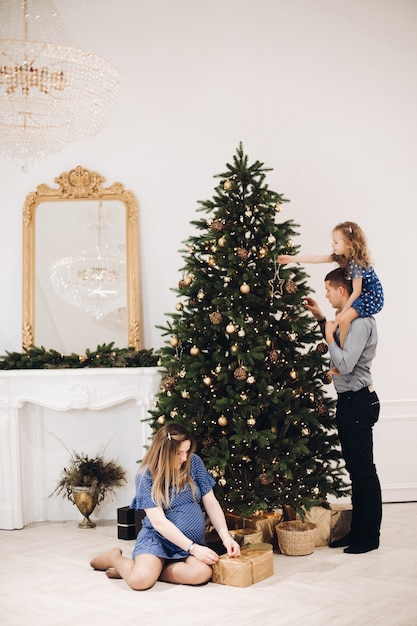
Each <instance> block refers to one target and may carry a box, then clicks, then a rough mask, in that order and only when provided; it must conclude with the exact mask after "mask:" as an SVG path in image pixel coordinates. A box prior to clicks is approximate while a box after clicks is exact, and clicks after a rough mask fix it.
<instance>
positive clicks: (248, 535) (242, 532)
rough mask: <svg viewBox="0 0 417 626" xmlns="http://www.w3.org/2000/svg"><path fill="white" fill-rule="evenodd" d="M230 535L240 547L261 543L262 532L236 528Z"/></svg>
mask: <svg viewBox="0 0 417 626" xmlns="http://www.w3.org/2000/svg"><path fill="white" fill-rule="evenodd" d="M230 534H231V535H232V537H233V539H234V540H235V541H236V542H237V543H238V544H239V545H240V546H247V545H250V544H252V543H262V541H263V532H262V530H255V528H236V529H235V530H231V531H230Z"/></svg>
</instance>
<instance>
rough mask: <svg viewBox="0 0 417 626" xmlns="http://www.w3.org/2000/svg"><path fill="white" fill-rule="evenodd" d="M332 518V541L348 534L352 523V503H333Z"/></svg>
mask: <svg viewBox="0 0 417 626" xmlns="http://www.w3.org/2000/svg"><path fill="white" fill-rule="evenodd" d="M330 512H331V520H330V541H336V539H340V538H341V537H344V536H345V535H347V534H348V532H349V530H350V525H351V523H352V505H351V504H332V508H331V510H330Z"/></svg>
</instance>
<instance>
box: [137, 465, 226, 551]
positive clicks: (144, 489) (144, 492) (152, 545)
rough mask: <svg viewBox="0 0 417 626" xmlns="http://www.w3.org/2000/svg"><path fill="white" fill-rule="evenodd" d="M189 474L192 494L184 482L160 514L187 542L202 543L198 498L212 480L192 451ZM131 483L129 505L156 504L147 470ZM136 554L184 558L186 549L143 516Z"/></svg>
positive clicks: (200, 512)
mask: <svg viewBox="0 0 417 626" xmlns="http://www.w3.org/2000/svg"><path fill="white" fill-rule="evenodd" d="M190 474H191V478H192V480H193V481H194V483H195V487H196V489H195V495H194V497H193V494H192V492H191V487H190V485H188V484H187V486H186V487H185V489H184V490H183V491H180V492H179V493H177V494H176V495H175V496H174V498H173V500H172V502H171V506H170V508H169V509H164V513H165V515H166V517H167V519H169V520H170V521H171V522H172V523H173V524H175V526H176V527H177V528H179V529H180V530H181V531H182V532H183V533H184V535H186V536H187V537H189V539H190V542H191V541H195V543H198V544H200V545H205V532H206V523H205V519H204V514H203V511H202V508H201V505H200V501H201V498H202V497H203V496H205V495H206V493H208V492H209V491H211V489H212V488H213V486H214V485H215V483H216V481H215V480H214V478H213V477H212V476H211V474H209V473H208V471H207V470H206V468H205V465H204V463H203V461H202V460H201V459H200V457H199V456H197V455H196V454H193V455H192V456H191V463H190ZM135 482H136V495H135V497H134V498H133V500H132V503H131V505H130V507H131V508H132V509H137V510H143V509H151V508H154V507H155V506H156V504H155V502H154V501H153V500H152V498H151V489H152V476H151V473H150V471H149V470H144V471H142V472H139V473H138V474H137V476H136V480H135ZM139 554H154V555H155V556H158V557H160V558H163V559H186V558H187V557H188V556H189V554H188V552H186V551H185V550H181V548H179V547H178V546H177V545H175V544H174V543H172V542H171V541H168V539H165V537H163V536H162V535H161V534H160V533H158V532H157V531H156V530H155V529H154V527H153V526H152V524H151V522H150V521H149V518H148V517H147V516H146V515H145V517H144V519H143V521H142V528H141V530H140V532H139V534H138V536H137V539H136V545H135V548H134V550H133V555H132V558H135V557H136V556H138V555H139Z"/></svg>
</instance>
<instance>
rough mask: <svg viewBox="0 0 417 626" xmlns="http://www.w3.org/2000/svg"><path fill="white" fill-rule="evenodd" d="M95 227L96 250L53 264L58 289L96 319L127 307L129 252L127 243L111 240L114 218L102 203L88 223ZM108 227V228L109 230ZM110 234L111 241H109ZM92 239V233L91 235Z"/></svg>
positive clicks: (59, 293) (67, 298)
mask: <svg viewBox="0 0 417 626" xmlns="http://www.w3.org/2000/svg"><path fill="white" fill-rule="evenodd" d="M87 228H88V229H89V230H93V229H94V230H95V234H96V238H97V243H96V245H95V249H94V250H93V251H91V252H90V251H88V250H84V251H83V252H82V253H81V254H80V255H79V256H75V257H63V258H62V259H59V260H58V261H56V262H55V263H53V265H52V267H51V281H52V285H53V287H54V289H55V291H56V293H57V294H58V295H59V296H60V297H61V298H62V299H63V300H64V301H65V302H68V303H69V304H71V305H73V306H76V307H77V308H79V309H81V310H83V311H85V312H86V313H88V314H89V315H91V317H93V318H95V319H96V320H101V319H104V318H105V317H106V316H110V315H112V314H113V315H116V312H117V311H119V312H120V310H123V309H124V308H125V307H126V294H127V284H126V256H125V248H124V246H118V247H117V246H115V245H111V244H110V243H109V241H110V239H111V231H112V229H111V222H110V221H109V219H108V216H106V215H105V214H104V213H103V212H102V203H101V202H100V205H99V207H98V211H97V215H96V219H95V220H94V221H93V222H92V223H91V224H90V225H89V226H87ZM106 231H107V232H106ZM106 235H107V241H106ZM88 239H89V240H91V237H88Z"/></svg>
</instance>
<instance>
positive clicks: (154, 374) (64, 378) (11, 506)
mask: <svg viewBox="0 0 417 626" xmlns="http://www.w3.org/2000/svg"><path fill="white" fill-rule="evenodd" d="M159 384H160V374H159V371H158V369H157V368H156V367H144V368H95V369H87V368H85V369H73V370H72V369H66V370H25V371H22V370H8V371H1V372H0V528H1V529H7V530H12V529H17V528H23V527H24V526H25V525H26V524H29V523H31V522H38V521H45V520H46V507H45V501H46V498H47V493H46V490H47V485H46V481H45V463H46V462H45V432H44V415H43V413H44V409H50V410H52V411H56V412H58V413H57V415H59V421H60V422H62V420H63V419H65V416H68V417H67V419H70V418H71V415H72V416H73V415H74V412H75V413H77V412H80V410H81V411H82V410H85V411H87V412H88V411H95V412H99V411H100V410H101V411H103V413H106V415H107V413H108V412H109V410H110V409H111V407H115V409H114V410H115V411H117V407H118V406H120V405H121V404H123V403H125V402H128V401H133V402H134V407H135V415H134V424H135V432H128V433H125V435H124V438H125V440H126V441H127V442H130V441H131V442H132V447H134V449H133V451H132V452H131V456H132V455H133V458H137V453H138V448H140V449H143V446H145V445H146V444H147V442H148V439H149V435H150V429H149V425H148V424H147V423H146V422H144V421H143V420H144V419H145V418H146V416H147V412H148V410H149V409H150V408H151V406H152V403H153V401H154V398H155V395H156V393H157V392H158V389H159ZM71 424H72V422H71V423H70V424H69V427H70V428H71ZM119 429H120V430H123V420H119V422H118V423H117V430H118V431H119ZM81 430H82V429H81ZM79 435H80V439H81V435H82V432H80V433H79ZM75 436H77V433H75ZM120 454H121V455H123V457H124V458H126V450H120Z"/></svg>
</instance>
